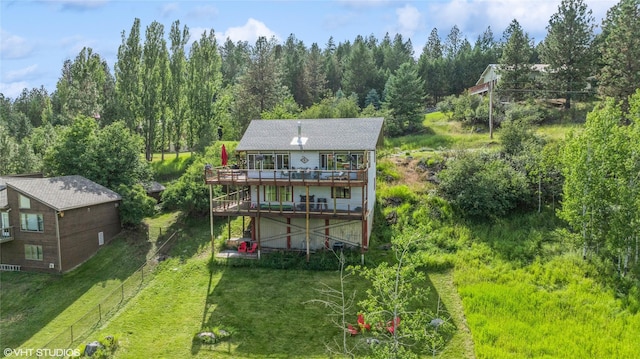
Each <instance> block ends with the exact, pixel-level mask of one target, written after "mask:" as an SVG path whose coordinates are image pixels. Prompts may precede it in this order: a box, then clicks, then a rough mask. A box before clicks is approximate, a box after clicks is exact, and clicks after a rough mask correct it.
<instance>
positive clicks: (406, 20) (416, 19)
mask: <svg viewBox="0 0 640 359" xmlns="http://www.w3.org/2000/svg"><path fill="white" fill-rule="evenodd" d="M396 16H397V18H398V32H399V33H400V34H402V36H403V37H411V36H413V34H414V33H415V32H416V30H418V29H419V28H420V27H421V24H422V14H420V11H418V9H417V8H415V7H413V6H411V5H405V6H404V7H401V8H398V9H396Z"/></svg>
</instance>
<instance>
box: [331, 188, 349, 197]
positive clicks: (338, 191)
mask: <svg viewBox="0 0 640 359" xmlns="http://www.w3.org/2000/svg"><path fill="white" fill-rule="evenodd" d="M331 198H347V199H349V198H351V188H350V187H333V188H331Z"/></svg>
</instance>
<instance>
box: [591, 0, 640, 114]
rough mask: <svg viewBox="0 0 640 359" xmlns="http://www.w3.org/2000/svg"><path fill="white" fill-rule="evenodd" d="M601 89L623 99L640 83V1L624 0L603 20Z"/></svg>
mask: <svg viewBox="0 0 640 359" xmlns="http://www.w3.org/2000/svg"><path fill="white" fill-rule="evenodd" d="M601 36H602V41H601V46H600V53H601V54H602V59H601V61H602V64H603V66H602V69H601V70H600V76H599V81H600V88H599V92H600V94H602V95H603V96H611V97H613V98H615V99H616V100H618V101H622V102H623V104H624V105H623V106H624V107H625V108H626V107H627V103H628V97H629V96H630V95H631V94H633V93H634V92H635V90H636V89H637V88H638V86H639V85H638V84H640V0H621V1H620V2H619V3H618V4H617V5H615V6H613V7H612V8H611V9H609V11H608V12H607V17H606V18H605V20H604V21H603V22H602V34H601Z"/></svg>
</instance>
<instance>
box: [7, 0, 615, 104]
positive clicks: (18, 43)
mask: <svg viewBox="0 0 640 359" xmlns="http://www.w3.org/2000/svg"><path fill="white" fill-rule="evenodd" d="M586 3H587V4H588V6H589V8H590V9H591V10H592V11H593V16H594V17H595V19H596V24H598V25H600V24H601V22H602V18H603V17H604V16H605V15H606V11H607V9H609V8H610V7H611V6H613V5H615V4H616V3H617V1H611V0H586ZM559 4H560V0H417V1H400V0H306V1H302V0H298V1H242V0H240V1H231V0H228V1H196V0H187V1H153V0H136V1H131V0H39V1H38V0H34V1H28V0H12V1H11V0H0V32H1V37H0V92H1V93H3V94H4V95H5V96H6V97H11V98H15V97H16V96H18V95H19V94H20V92H21V91H22V89H23V88H25V87H26V88H28V89H31V88H33V87H40V86H41V85H44V87H45V88H46V89H47V90H48V91H49V93H51V92H53V91H54V90H55V84H56V82H57V80H58V78H59V77H60V74H61V69H62V64H63V63H64V61H65V60H66V59H72V60H73V59H74V58H75V57H76V55H77V54H78V53H79V52H80V50H81V49H82V48H83V47H84V46H86V47H91V48H92V49H93V51H94V52H97V53H98V54H100V56H102V57H103V58H104V59H106V60H107V63H108V64H109V67H110V68H111V69H112V71H113V66H114V64H115V62H116V54H117V50H118V46H119V45H120V43H121V38H120V34H121V32H122V31H125V32H126V33H127V34H128V33H129V30H130V29H131V25H132V24H133V20H134V18H136V17H137V18H140V20H141V25H142V35H143V37H144V29H145V28H146V26H148V25H149V24H151V22H153V21H154V20H155V21H158V22H160V23H162V24H163V25H164V26H165V34H167V33H168V31H169V29H170V26H171V24H172V23H173V22H174V21H175V20H180V23H181V26H182V25H187V26H188V27H189V29H190V32H191V40H194V39H196V38H198V37H199V36H200V34H202V32H203V31H205V30H207V29H213V30H214V31H215V33H216V35H217V36H218V40H219V42H222V41H224V40H225V39H226V38H227V37H229V38H231V39H232V40H233V41H234V42H235V41H238V40H243V41H245V40H246V41H249V43H251V44H253V43H254V42H255V40H256V38H257V37H258V36H267V37H271V36H275V37H276V38H277V39H278V40H280V41H284V40H286V38H287V37H288V36H289V35H290V34H294V35H295V37H296V38H297V39H299V40H301V41H303V42H304V44H305V45H306V46H307V47H309V46H310V45H311V44H312V43H314V42H315V43H318V45H319V46H320V47H321V48H324V47H325V44H326V43H327V40H328V39H329V37H331V36H333V38H334V40H335V42H336V43H338V42H344V41H347V40H348V41H353V39H355V37H356V36H357V35H363V36H369V35H374V36H375V37H376V38H378V39H382V38H383V37H384V35H385V33H389V34H390V35H391V37H392V38H393V36H394V35H395V34H396V33H400V34H402V36H403V37H404V38H405V39H407V38H408V39H411V42H412V44H413V47H414V50H415V53H416V56H418V55H419V54H420V52H421V50H422V47H423V45H424V43H425V42H426V40H427V38H428V36H429V33H430V32H431V30H432V29H433V28H434V27H435V28H437V29H438V33H439V35H440V37H441V38H443V39H444V38H445V37H446V36H447V34H448V33H449V31H450V30H451V28H452V27H453V26H454V25H457V26H458V28H460V30H461V31H462V33H463V35H464V36H465V37H466V38H467V39H469V41H471V42H472V43H473V42H474V41H475V39H476V38H477V36H478V35H479V34H480V33H482V32H483V31H484V30H485V29H486V28H487V26H491V28H492V30H493V33H494V35H495V37H496V39H499V38H500V37H501V36H502V32H503V31H504V29H505V28H506V27H507V25H508V24H509V23H510V22H511V20H512V19H514V18H515V19H518V21H519V22H520V24H521V25H522V27H523V28H524V30H525V31H527V32H528V33H529V35H530V36H532V37H533V38H534V39H535V41H536V42H539V41H541V40H542V39H543V38H544V36H545V33H546V30H545V27H546V26H547V24H548V21H549V18H550V16H551V15H552V14H553V13H555V12H556V11H557V8H558V5H559ZM143 39H144V38H143Z"/></svg>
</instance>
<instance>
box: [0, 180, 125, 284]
mask: <svg viewBox="0 0 640 359" xmlns="http://www.w3.org/2000/svg"><path fill="white" fill-rule="evenodd" d="M120 201H121V198H120V195H118V194H117V193H115V192H113V191H111V190H109V189H108V188H106V187H103V186H101V185H99V184H97V183H95V182H92V181H90V180H88V179H86V178H84V177H82V176H64V177H52V178H25V177H4V178H0V269H4V270H28V271H41V272H51V273H63V272H67V271H69V270H71V269H73V268H75V267H77V266H79V265H80V264H82V263H83V262H84V261H86V260H87V259H89V258H90V257H91V256H93V255H94V254H95V253H96V252H97V251H98V249H99V248H100V247H101V246H102V245H104V244H106V243H108V242H109V241H110V240H111V239H112V238H113V237H114V236H115V235H116V234H118V233H119V232H120V231H121V226H120V217H119V208H118V206H119V204H120Z"/></svg>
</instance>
